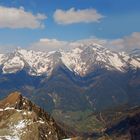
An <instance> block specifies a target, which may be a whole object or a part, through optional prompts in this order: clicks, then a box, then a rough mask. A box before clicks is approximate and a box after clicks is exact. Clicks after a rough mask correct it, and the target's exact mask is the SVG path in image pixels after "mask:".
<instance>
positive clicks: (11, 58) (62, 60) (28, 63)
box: [0, 43, 140, 76]
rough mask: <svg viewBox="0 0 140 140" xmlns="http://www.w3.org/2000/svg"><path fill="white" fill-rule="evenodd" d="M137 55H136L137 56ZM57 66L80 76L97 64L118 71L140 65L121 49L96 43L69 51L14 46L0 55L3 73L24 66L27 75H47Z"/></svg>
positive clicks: (87, 72) (137, 60) (139, 62)
mask: <svg viewBox="0 0 140 140" xmlns="http://www.w3.org/2000/svg"><path fill="white" fill-rule="evenodd" d="M137 57H139V56H137ZM57 65H65V66H66V68H67V69H68V70H70V71H72V72H73V73H76V74H77V75H80V76H86V75H87V74H89V73H91V72H92V71H94V69H95V68H96V67H97V66H98V67H102V68H105V69H107V70H116V71H120V72H125V71H127V69H128V68H130V67H131V68H133V69H136V68H140V60H139V58H136V56H135V57H133V55H132V54H131V55H129V54H127V53H124V52H120V53H119V52H114V51H111V50H109V49H107V48H104V47H102V46H101V45H98V44H94V43H92V44H88V45H86V44H82V45H81V46H78V47H76V48H74V49H72V50H70V51H53V52H36V51H33V50H24V49H20V48H18V49H16V50H15V51H14V52H12V53H8V54H0V66H1V69H2V72H3V73H16V72H18V71H21V70H23V69H26V70H27V72H28V74H29V75H34V76H40V75H43V74H45V75H48V76H50V75H51V73H52V71H53V70H55V68H56V67H57Z"/></svg>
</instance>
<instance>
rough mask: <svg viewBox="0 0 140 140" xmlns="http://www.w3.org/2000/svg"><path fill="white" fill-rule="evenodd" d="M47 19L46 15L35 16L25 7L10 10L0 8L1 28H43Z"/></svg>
mask: <svg viewBox="0 0 140 140" xmlns="http://www.w3.org/2000/svg"><path fill="white" fill-rule="evenodd" d="M46 18H47V17H46V16H45V15H44V14H36V15H33V14H32V13H31V12H26V11H25V10H24V8H23V7H20V8H9V7H3V6H0V28H12V29H14V28H31V29H34V28H43V27H44V24H43V23H42V21H43V20H45V19H46Z"/></svg>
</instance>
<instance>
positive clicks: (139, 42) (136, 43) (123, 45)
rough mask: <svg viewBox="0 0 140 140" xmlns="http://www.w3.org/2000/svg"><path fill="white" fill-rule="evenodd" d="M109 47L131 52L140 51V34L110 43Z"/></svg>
mask: <svg viewBox="0 0 140 140" xmlns="http://www.w3.org/2000/svg"><path fill="white" fill-rule="evenodd" d="M108 46H110V47H111V48H115V49H117V50H123V51H130V50H133V49H134V48H139V49H140V32H134V33H132V34H131V35H129V36H125V37H123V38H120V39H114V40H111V41H108Z"/></svg>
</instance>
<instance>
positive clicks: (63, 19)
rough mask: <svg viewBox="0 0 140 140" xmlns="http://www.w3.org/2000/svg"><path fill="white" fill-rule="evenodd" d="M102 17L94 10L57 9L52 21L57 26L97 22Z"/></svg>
mask: <svg viewBox="0 0 140 140" xmlns="http://www.w3.org/2000/svg"><path fill="white" fill-rule="evenodd" d="M103 17H104V16H103V15H101V14H100V13H98V12H97V11H96V9H82V10H80V9H79V10H75V9H74V8H71V9H69V10H67V11H65V10H61V9H57V10H56V11H55V13H54V20H55V21H56V22H57V23H58V24H72V23H80V22H84V23H90V22H99V20H100V19H102V18H103Z"/></svg>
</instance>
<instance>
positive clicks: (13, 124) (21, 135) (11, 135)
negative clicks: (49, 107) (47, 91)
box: [0, 92, 66, 140]
mask: <svg viewBox="0 0 140 140" xmlns="http://www.w3.org/2000/svg"><path fill="white" fill-rule="evenodd" d="M63 138H66V134H65V133H64V132H63V131H62V129H61V128H60V127H59V126H58V125H57V124H56V122H55V121H54V119H53V118H52V117H50V115H48V114H47V113H46V112H45V111H44V110H43V109H41V108H40V107H38V106H37V105H35V104H34V103H32V102H31V101H30V100H28V99H27V98H24V97H22V95H21V94H20V93H18V92H15V93H12V94H10V95H9V96H8V97H7V98H5V99H4V100H2V101H0V139H2V140H5V139H6V140H9V139H10V140H12V139H14V140H62V139H63Z"/></svg>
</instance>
